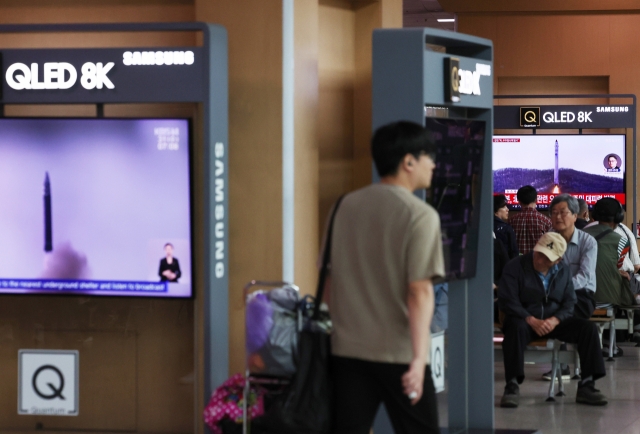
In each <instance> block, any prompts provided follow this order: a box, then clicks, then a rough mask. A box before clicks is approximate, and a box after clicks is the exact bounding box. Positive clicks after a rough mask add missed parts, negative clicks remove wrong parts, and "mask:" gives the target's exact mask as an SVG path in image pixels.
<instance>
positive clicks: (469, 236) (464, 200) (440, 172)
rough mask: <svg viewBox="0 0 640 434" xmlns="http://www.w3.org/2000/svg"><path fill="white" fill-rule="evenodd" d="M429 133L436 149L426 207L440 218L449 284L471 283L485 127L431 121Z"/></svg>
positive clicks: (478, 123)
mask: <svg viewBox="0 0 640 434" xmlns="http://www.w3.org/2000/svg"><path fill="white" fill-rule="evenodd" d="M426 128H427V130H429V132H430V134H431V138H432V140H433V141H434V143H435V144H436V149H437V150H436V160H435V161H436V168H435V169H434V171H433V178H432V180H431V187H430V188H429V189H427V202H429V203H430V204H431V205H432V206H433V207H434V208H435V209H436V210H437V211H438V214H439V215H440V224H441V230H442V244H443V250H444V262H445V270H446V279H447V280H453V279H468V278H471V277H474V276H475V275H476V264H477V256H478V230H479V222H480V220H479V219H480V187H481V179H480V178H481V172H482V160H483V158H482V153H483V152H484V138H485V128H486V124H485V122H484V121H477V120H467V119H439V118H427V119H426Z"/></svg>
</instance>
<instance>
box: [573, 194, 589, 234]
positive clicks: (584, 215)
mask: <svg viewBox="0 0 640 434" xmlns="http://www.w3.org/2000/svg"><path fill="white" fill-rule="evenodd" d="M578 205H579V206H580V212H579V213H578V218H577V219H576V227H577V228H578V229H584V227H585V226H586V225H588V224H589V204H587V201H586V200H584V199H578Z"/></svg>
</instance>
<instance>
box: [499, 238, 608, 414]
mask: <svg viewBox="0 0 640 434" xmlns="http://www.w3.org/2000/svg"><path fill="white" fill-rule="evenodd" d="M566 249H567V242H566V241H565V239H564V238H563V237H562V235H560V234H557V233H553V232H548V233H546V234H544V235H543V236H542V237H541V238H540V240H539V241H538V243H537V244H536V245H535V247H534V248H533V251H532V252H529V253H527V254H526V255H523V256H520V257H518V258H514V259H512V260H511V261H509V263H508V264H507V265H506V266H505V269H504V271H503V273H502V279H501V280H500V284H499V285H498V302H499V305H500V310H501V311H502V312H504V313H505V318H504V321H503V326H502V330H503V332H504V341H503V342H502V349H503V353H504V369H505V376H506V378H505V379H506V381H507V385H506V387H505V389H504V395H503V396H502V401H501V402H500V406H501V407H508V408H514V407H517V406H518V403H519V393H520V392H519V390H520V389H519V387H518V384H520V383H522V381H523V380H524V351H525V349H526V347H527V345H528V344H529V342H531V341H533V340H535V339H537V338H538V337H544V338H550V339H559V340H561V341H564V342H568V343H572V344H578V353H579V355H580V364H581V366H582V380H581V381H580V383H579V384H578V392H577V395H576V402H578V403H581V404H589V405H605V404H607V400H606V398H605V396H604V395H603V394H601V393H600V392H599V391H598V390H597V389H596V388H595V380H597V379H598V378H601V377H604V376H605V369H604V361H603V360H602V352H601V350H600V339H599V337H598V330H597V328H596V326H595V324H594V323H592V322H590V321H589V320H586V319H581V318H575V317H574V316H573V307H574V305H575V303H576V294H575V291H574V289H573V283H572V281H571V270H569V268H568V267H567V266H566V265H564V264H563V263H562V262H561V261H562V255H563V254H564V252H565V250H566Z"/></svg>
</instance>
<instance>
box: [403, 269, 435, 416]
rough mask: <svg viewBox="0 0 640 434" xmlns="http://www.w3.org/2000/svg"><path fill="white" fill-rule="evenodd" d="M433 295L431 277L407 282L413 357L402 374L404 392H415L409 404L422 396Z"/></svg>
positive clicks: (408, 393)
mask: <svg viewBox="0 0 640 434" xmlns="http://www.w3.org/2000/svg"><path fill="white" fill-rule="evenodd" d="M434 307H435V297H434V292H433V282H432V281H431V279H425V280H419V281H417V282H411V283H410V284H409V290H408V291H407V308H408V311H409V328H410V331H411V347H412V349H413V359H412V360H411V364H410V365H409V370H408V371H407V372H406V373H405V374H404V375H403V376H402V386H403V389H404V393H405V394H406V395H410V394H411V393H415V394H416V395H415V398H413V399H412V400H411V404H415V403H417V402H418V401H419V400H420V398H421V397H422V386H423V383H424V372H425V364H426V361H427V351H429V346H428V343H429V333H430V326H431V319H432V318H433V310H434Z"/></svg>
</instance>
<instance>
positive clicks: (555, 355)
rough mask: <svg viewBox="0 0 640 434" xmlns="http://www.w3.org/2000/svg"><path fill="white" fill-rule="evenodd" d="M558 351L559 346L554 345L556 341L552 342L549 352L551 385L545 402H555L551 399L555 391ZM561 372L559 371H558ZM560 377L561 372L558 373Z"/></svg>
mask: <svg viewBox="0 0 640 434" xmlns="http://www.w3.org/2000/svg"><path fill="white" fill-rule="evenodd" d="M559 350H560V346H559V345H556V341H554V342H553V351H552V352H551V384H550V385H549V396H548V398H547V402H555V401H556V399H555V398H554V397H553V395H554V391H555V386H556V382H555V378H556V375H557V374H558V370H560V369H559V366H558V365H559V363H558V353H559ZM560 371H561V370H560ZM560 376H561V377H562V372H560Z"/></svg>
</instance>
